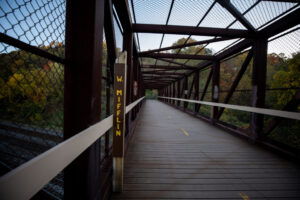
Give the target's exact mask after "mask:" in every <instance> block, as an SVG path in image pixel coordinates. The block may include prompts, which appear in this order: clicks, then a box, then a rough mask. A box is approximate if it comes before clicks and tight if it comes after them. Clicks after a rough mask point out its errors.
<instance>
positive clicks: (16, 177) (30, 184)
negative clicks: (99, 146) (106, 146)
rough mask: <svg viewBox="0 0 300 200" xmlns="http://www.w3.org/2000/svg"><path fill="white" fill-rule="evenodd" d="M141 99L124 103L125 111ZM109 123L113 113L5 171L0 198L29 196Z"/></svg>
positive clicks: (52, 176)
mask: <svg viewBox="0 0 300 200" xmlns="http://www.w3.org/2000/svg"><path fill="white" fill-rule="evenodd" d="M144 98H145V97H142V98H140V99H138V100H136V101H135V102H133V103H131V104H130V105H128V106H126V114H127V113H128V112H129V111H130V110H131V109H133V108H134V107H135V106H136V105H137V104H138V103H140V102H141V101H142V100H143V99H144ZM112 126H113V115H111V116H109V117H107V118H105V119H104V120H102V121H100V122H98V123H97V124H95V125H93V126H90V127H89V128H87V129H85V130H83V131H81V132H80V133H78V134H77V135H75V136H73V137H71V138H69V139H68V140H66V141H64V142H62V143H60V144H58V145H56V146H55V147H53V148H51V149H49V150H48V151H46V152H44V153H42V154H40V155H39V156H37V157H35V158H33V159H32V160H30V161H28V162H26V163H24V164H23V165H21V166H19V167H17V168H16V169H14V170H12V171H10V172H9V173H7V174H5V175H4V176H3V177H1V178H0V197H1V199H2V200H17V199H18V200H21V199H30V198H31V197H32V196H33V195H34V194H36V193H37V192H38V191H39V190H41V189H42V188H43V187H44V185H46V184H47V183H48V182H49V181H50V180H51V179H52V178H54V177H55V176H56V175H57V174H58V173H59V172H60V171H62V170H63V169H64V168H65V167H66V166H68V165H69V164H70V163H71V162H72V161H73V160H74V159H75V158H77V157H78V156H79V155H80V154H81V153H82V152H83V151H85V150H86V149H87V148H88V147H89V146H90V145H92V144H93V143H94V142H95V141H96V140H97V139H99V138H100V137H101V136H103V135H104V134H105V132H106V131H108V130H109V129H111V128H112Z"/></svg>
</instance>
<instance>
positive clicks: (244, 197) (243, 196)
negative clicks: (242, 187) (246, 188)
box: [239, 192, 250, 200]
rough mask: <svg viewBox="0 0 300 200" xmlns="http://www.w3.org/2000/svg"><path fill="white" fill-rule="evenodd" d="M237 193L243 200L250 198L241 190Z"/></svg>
mask: <svg viewBox="0 0 300 200" xmlns="http://www.w3.org/2000/svg"><path fill="white" fill-rule="evenodd" d="M239 195H240V196H241V197H242V198H243V200H250V198H249V197H248V196H247V195H245V194H244V193H242V192H240V193H239Z"/></svg>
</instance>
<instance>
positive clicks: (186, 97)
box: [183, 76, 188, 109]
mask: <svg viewBox="0 0 300 200" xmlns="http://www.w3.org/2000/svg"><path fill="white" fill-rule="evenodd" d="M183 87H184V88H183V93H184V98H185V99H188V77H187V76H185V77H184V86H183ZM187 106H188V102H184V103H183V107H184V109H186V108H187Z"/></svg>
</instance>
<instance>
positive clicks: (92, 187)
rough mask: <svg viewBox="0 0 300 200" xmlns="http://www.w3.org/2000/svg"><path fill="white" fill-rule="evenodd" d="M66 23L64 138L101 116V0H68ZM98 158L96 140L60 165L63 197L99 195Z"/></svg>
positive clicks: (94, 121)
mask: <svg viewBox="0 0 300 200" xmlns="http://www.w3.org/2000/svg"><path fill="white" fill-rule="evenodd" d="M87 22H89V23H87ZM66 24H67V26H66V53H65V54H66V60H67V62H66V65H65V79H64V80H65V91H64V97H65V98H64V139H65V140H67V139H69V138H71V137H73V136H74V135H76V134H78V133H79V132H80V131H82V130H84V129H86V128H88V127H89V126H91V125H93V124H95V123H97V122H99V121H100V120H101V81H102V80H101V77H102V42H103V27H104V0H91V1H89V2H85V3H83V2H81V1H71V0H68V1H67V2H66ZM100 160H101V153H100V141H99V140H97V141H96V142H95V143H94V144H92V145H91V146H90V147H89V148H88V149H86V150H85V151H84V152H83V153H82V154H81V155H80V156H79V157H77V158H76V159H75V160H74V161H73V162H72V163H71V164H70V165H68V166H67V167H66V168H65V169H64V199H66V200H71V199H72V200H73V199H87V200H91V199H102V196H101V192H100V191H101V175H100V171H101V166H100ZM91 174H92V175H91ZM87 186H89V187H87ZM102 186H103V185H102Z"/></svg>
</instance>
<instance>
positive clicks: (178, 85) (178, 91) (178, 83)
mask: <svg viewBox="0 0 300 200" xmlns="http://www.w3.org/2000/svg"><path fill="white" fill-rule="evenodd" d="M177 98H178V99H179V98H180V80H178V81H177ZM176 105H177V106H179V105H180V101H179V100H177V102H176Z"/></svg>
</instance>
